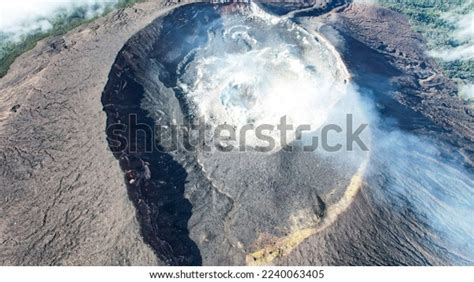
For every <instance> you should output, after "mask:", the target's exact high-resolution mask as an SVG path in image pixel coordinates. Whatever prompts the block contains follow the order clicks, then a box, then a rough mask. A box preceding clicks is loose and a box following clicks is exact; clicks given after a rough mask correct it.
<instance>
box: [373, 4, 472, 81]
mask: <svg viewBox="0 0 474 282" xmlns="http://www.w3.org/2000/svg"><path fill="white" fill-rule="evenodd" d="M379 2H380V4H382V5H384V6H386V7H388V8H391V9H393V10H395V11H398V12H400V13H402V14H404V15H406V16H407V17H408V18H409V19H410V22H411V24H412V26H413V28H414V30H415V31H416V32H419V33H421V34H422V35H423V37H424V38H425V39H426V41H427V45H428V49H429V50H434V49H443V48H450V47H456V46H458V45H459V42H456V40H453V38H452V34H453V32H454V31H455V29H456V27H455V26H454V25H453V23H452V22H449V21H448V20H447V19H446V18H445V17H443V15H445V14H446V13H447V12H449V11H453V10H457V12H458V13H460V14H465V13H468V12H469V11H472V9H473V8H474V7H473V6H474V5H473V2H471V4H470V5H468V6H467V5H466V4H467V3H469V2H468V1H466V0H450V1H443V0H379ZM462 7H464V9H461V8H462ZM438 63H439V64H440V66H441V67H442V68H443V70H444V71H445V73H446V74H447V75H448V76H449V77H451V78H455V79H462V80H467V81H470V82H474V61H473V60H467V61H453V62H445V61H442V60H438Z"/></svg>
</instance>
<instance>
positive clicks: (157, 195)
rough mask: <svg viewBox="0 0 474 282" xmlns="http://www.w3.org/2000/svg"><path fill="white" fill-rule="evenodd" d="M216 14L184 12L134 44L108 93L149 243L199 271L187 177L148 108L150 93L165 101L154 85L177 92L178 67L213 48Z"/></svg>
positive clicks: (112, 131) (111, 126) (112, 140)
mask: <svg viewBox="0 0 474 282" xmlns="http://www.w3.org/2000/svg"><path fill="white" fill-rule="evenodd" d="M209 7H211V8H209ZM212 7H213V6H211V5H207V7H206V6H204V5H202V4H192V5H187V6H184V7H182V8H178V9H176V10H174V11H173V12H171V13H170V14H168V15H166V16H164V17H162V18H158V19H156V20H155V21H154V22H153V23H152V24H150V25H149V26H148V27H146V28H145V29H144V30H142V31H140V32H139V33H137V34H136V35H135V36H133V37H132V38H131V39H130V40H129V41H128V42H127V44H126V45H125V46H124V48H123V49H122V50H121V51H120V53H119V54H118V56H117V59H116V61H115V63H114V65H113V67H112V69H111V72H110V74H109V80H108V82H107V85H106V87H105V89H104V91H103V93H102V104H103V106H104V111H105V112H106V113H107V139H108V143H109V147H110V149H111V151H112V152H113V154H114V156H115V157H116V158H117V159H118V160H119V162H120V166H121V168H122V170H123V171H124V173H125V181H126V183H127V187H128V195H129V197H130V199H131V200H132V202H133V204H134V205H135V207H136V209H137V217H138V220H139V223H140V226H141V233H142V235H143V238H144V241H145V242H146V243H147V244H149V245H150V246H151V247H152V248H153V250H154V251H155V253H156V255H157V257H158V258H159V259H161V260H162V261H164V262H165V263H166V264H169V265H201V264H202V257H201V254H200V250H199V249H198V247H197V245H196V244H195V242H193V241H192V240H191V238H190V237H189V230H188V226H187V225H188V221H189V219H190V217H191V215H192V205H191V203H190V201H189V200H188V199H186V198H185V197H184V193H185V183H186V178H187V173H186V170H185V169H184V168H183V166H182V165H181V164H179V163H178V162H176V161H175V160H174V159H173V157H172V156H171V155H170V154H167V153H164V152H162V151H159V150H156V149H155V144H154V141H155V140H154V138H153V137H154V132H152V131H153V130H152V129H153V128H155V125H156V122H155V120H154V119H153V118H152V117H151V116H150V112H148V110H145V109H143V108H142V102H143V100H144V97H145V95H146V94H145V93H147V92H148V93H149V92H150V91H151V92H153V95H162V94H163V93H160V92H159V91H158V90H157V89H150V88H148V86H147V85H149V84H150V83H151V84H153V81H152V82H150V79H152V80H159V81H161V82H162V83H164V84H165V85H166V87H169V89H171V88H173V87H174V85H175V83H176V71H177V67H178V63H179V62H180V61H181V60H182V59H183V56H184V55H185V54H188V53H189V52H190V50H192V49H193V48H196V47H197V46H199V45H200V44H203V43H205V42H206V41H207V33H206V29H205V28H203V27H205V26H206V25H207V24H209V23H211V22H213V21H214V20H215V19H216V18H218V14H217V13H216V12H215V9H214V8H212ZM200 13H202V14H204V15H200ZM153 64H159V65H160V66H161V68H160V70H159V73H156V75H155V74H154V73H153V74H150V73H149V72H150V71H153V68H150V65H153ZM155 92H156V93H155ZM181 106H183V105H181ZM150 136H152V138H150ZM124 144H126V146H124Z"/></svg>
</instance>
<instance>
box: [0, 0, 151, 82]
mask: <svg viewBox="0 0 474 282" xmlns="http://www.w3.org/2000/svg"><path fill="white" fill-rule="evenodd" d="M136 2H143V0H120V1H118V3H116V4H115V5H110V7H107V8H106V10H105V11H104V12H103V13H102V14H100V15H98V16H96V17H94V18H88V17H87V10H86V9H85V8H78V9H76V10H75V11H74V12H73V13H66V12H65V11H64V12H59V13H58V14H57V15H56V16H55V17H54V18H52V19H48V21H49V22H50V23H51V24H52V26H53V27H52V28H51V29H50V30H49V31H48V32H39V31H38V32H34V33H31V34H28V35H26V36H23V37H22V38H20V39H19V40H16V41H11V40H7V35H6V34H2V32H0V78H1V77H3V76H4V75H5V74H6V73H7V72H8V69H9V68H10V65H11V64H12V63H13V62H14V61H15V59H16V58H17V57H18V56H20V55H21V54H23V53H24V52H26V51H28V50H31V49H32V48H34V47H35V46H36V43H37V42H38V41H39V40H41V39H43V38H46V37H49V36H57V35H62V34H65V33H66V32H68V31H69V30H71V29H73V28H75V27H77V26H79V25H82V24H84V23H87V22H90V21H92V20H94V19H96V18H97V17H100V16H103V15H105V14H107V13H109V12H110V11H112V10H113V9H117V8H124V7H127V6H130V5H132V4H134V3H136Z"/></svg>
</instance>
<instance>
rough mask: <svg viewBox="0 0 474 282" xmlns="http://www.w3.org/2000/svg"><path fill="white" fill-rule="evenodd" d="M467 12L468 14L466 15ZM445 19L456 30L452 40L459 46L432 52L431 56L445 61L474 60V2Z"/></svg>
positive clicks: (448, 14) (451, 12) (455, 10)
mask: <svg viewBox="0 0 474 282" xmlns="http://www.w3.org/2000/svg"><path fill="white" fill-rule="evenodd" d="M466 12H467V13H466ZM443 18H444V19H445V20H446V21H447V22H448V23H451V24H453V25H454V27H455V28H456V30H455V31H454V33H453V34H452V36H451V38H452V39H453V40H454V41H456V42H457V44H459V45H458V46H456V47H452V48H449V47H448V48H441V49H436V50H432V51H431V52H430V55H431V56H433V57H436V58H439V59H441V60H444V61H448V62H450V61H456V60H473V59H474V1H473V0H470V1H468V2H467V3H466V4H465V5H463V6H462V7H461V8H459V9H454V10H452V11H450V12H448V13H445V14H444V15H443Z"/></svg>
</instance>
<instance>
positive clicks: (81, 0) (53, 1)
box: [0, 0, 118, 41]
mask: <svg viewBox="0 0 474 282" xmlns="http://www.w3.org/2000/svg"><path fill="white" fill-rule="evenodd" d="M117 2H118V0H15V1H9V0H8V1H1V2H0V32H3V33H6V34H7V40H8V41H12V40H14V41H17V40H20V39H21V38H22V37H23V36H25V35H28V34H29V33H32V32H45V31H48V30H50V29H51V28H52V19H53V18H54V17H55V16H58V15H60V14H68V15H70V14H72V13H73V12H74V11H75V10H76V9H77V8H79V7H81V8H85V9H86V10H87V13H86V18H91V17H94V16H97V15H100V14H101V13H103V12H104V10H105V8H107V7H110V6H112V5H114V4H116V3H117Z"/></svg>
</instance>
